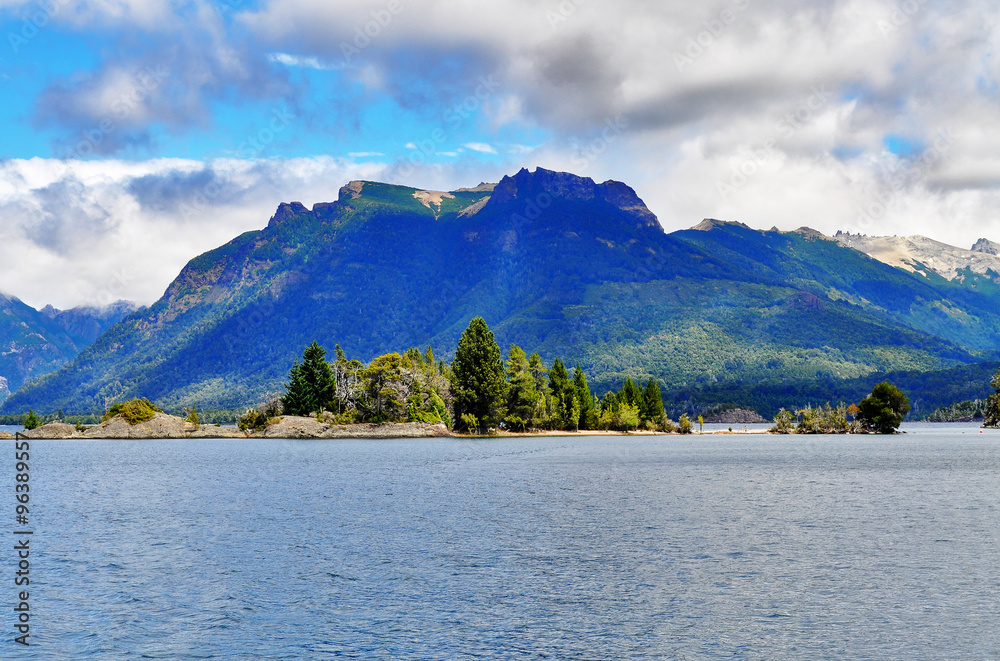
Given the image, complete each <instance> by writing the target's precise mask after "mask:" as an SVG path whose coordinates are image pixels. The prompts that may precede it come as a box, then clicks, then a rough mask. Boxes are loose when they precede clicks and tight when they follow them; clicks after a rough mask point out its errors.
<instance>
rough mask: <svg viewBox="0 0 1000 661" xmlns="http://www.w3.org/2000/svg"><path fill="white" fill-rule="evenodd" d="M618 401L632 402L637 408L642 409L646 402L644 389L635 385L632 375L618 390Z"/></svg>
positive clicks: (623, 402)
mask: <svg viewBox="0 0 1000 661" xmlns="http://www.w3.org/2000/svg"><path fill="white" fill-rule="evenodd" d="M618 401H619V402H620V403H622V404H630V405H632V406H634V407H636V408H637V409H640V410H641V409H642V407H643V405H644V403H645V400H644V398H643V396H642V390H640V389H639V386H637V385H635V381H633V380H632V377H628V378H627V379H625V384H624V385H623V386H622V389H621V390H620V391H619V392H618Z"/></svg>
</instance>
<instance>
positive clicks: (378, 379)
mask: <svg viewBox="0 0 1000 661" xmlns="http://www.w3.org/2000/svg"><path fill="white" fill-rule="evenodd" d="M419 355H420V354H419V353H418V354H417V356H418V357H419ZM358 376H359V377H360V379H361V390H362V392H363V393H364V395H365V402H364V403H365V408H366V409H367V411H366V413H367V416H366V418H367V419H368V420H370V421H372V422H387V421H398V420H402V419H405V418H406V398H407V397H409V395H410V392H409V391H410V388H409V385H408V384H407V383H406V381H405V380H404V374H403V358H402V356H400V355H399V354H398V353H389V354H385V355H384V356H379V357H378V358H376V359H374V360H372V362H371V363H369V364H368V367H366V368H364V369H363V370H361V371H360V372H358Z"/></svg>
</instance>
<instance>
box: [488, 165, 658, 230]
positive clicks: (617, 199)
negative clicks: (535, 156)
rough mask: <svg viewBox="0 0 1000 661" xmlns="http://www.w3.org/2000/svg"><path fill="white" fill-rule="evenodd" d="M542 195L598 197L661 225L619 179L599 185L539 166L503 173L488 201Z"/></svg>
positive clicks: (647, 222) (649, 223) (580, 198)
mask: <svg viewBox="0 0 1000 661" xmlns="http://www.w3.org/2000/svg"><path fill="white" fill-rule="evenodd" d="M542 194H548V195H550V196H552V197H554V198H559V199H564V200H574V201H580V202H588V201H591V200H600V201H603V202H607V203H608V204H610V205H611V206H614V207H617V208H618V209H620V210H622V211H625V212H626V213H629V214H631V215H633V216H636V217H637V218H639V219H640V220H641V221H643V224H644V225H647V226H650V227H659V226H660V223H659V221H658V220H657V219H656V216H655V215H654V214H653V212H652V211H650V210H649V209H648V208H647V207H646V204H645V203H644V202H643V201H642V200H641V199H640V198H639V196H638V195H637V194H636V192H635V191H634V190H633V189H632V188H631V187H629V186H628V185H626V184H624V183H622V182H620V181H614V180H608V181H605V182H604V183H601V184H598V183H595V182H594V180H593V179H591V178H590V177H581V176H579V175H575V174H572V173H569V172H555V171H553V170H546V169H545V168H541V167H539V168H535V171H534V172H529V171H528V170H527V168H521V170H520V171H519V172H518V173H517V174H515V175H514V176H505V177H504V178H503V179H501V180H500V183H498V184H496V186H495V187H494V189H493V194H492V195H491V196H490V201H489V204H491V205H496V204H504V203H507V202H513V201H514V200H524V201H526V202H527V201H535V199H536V198H537V197H538V196H539V195H542Z"/></svg>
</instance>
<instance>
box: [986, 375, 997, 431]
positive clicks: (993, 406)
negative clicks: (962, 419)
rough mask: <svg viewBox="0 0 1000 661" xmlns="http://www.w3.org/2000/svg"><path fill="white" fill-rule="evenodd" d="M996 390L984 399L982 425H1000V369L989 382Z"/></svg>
mask: <svg viewBox="0 0 1000 661" xmlns="http://www.w3.org/2000/svg"><path fill="white" fill-rule="evenodd" d="M990 385H991V386H993V389H994V390H995V391H996V392H995V393H993V394H992V395H990V398H989V399H988V400H987V401H986V416H985V417H984V419H983V427H1000V370H997V373H996V374H995V375H994V376H993V380H992V381H991V382H990Z"/></svg>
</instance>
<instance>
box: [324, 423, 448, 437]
mask: <svg viewBox="0 0 1000 661" xmlns="http://www.w3.org/2000/svg"><path fill="white" fill-rule="evenodd" d="M445 436H451V433H449V432H448V427H447V426H445V424H444V423H443V422H440V423H437V424H431V423H427V422H385V423H382V424H380V425H374V424H369V425H332V426H331V427H330V429H328V430H327V431H326V432H325V433H324V434H323V438H438V437H445Z"/></svg>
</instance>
